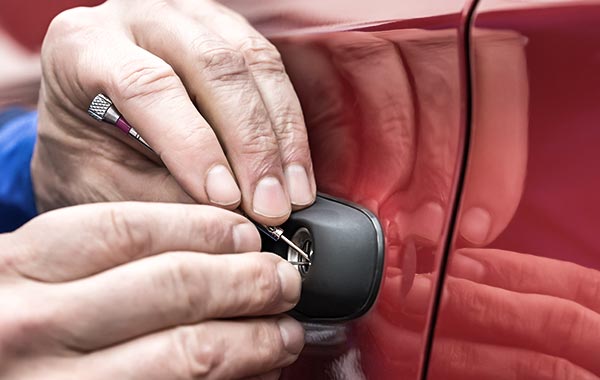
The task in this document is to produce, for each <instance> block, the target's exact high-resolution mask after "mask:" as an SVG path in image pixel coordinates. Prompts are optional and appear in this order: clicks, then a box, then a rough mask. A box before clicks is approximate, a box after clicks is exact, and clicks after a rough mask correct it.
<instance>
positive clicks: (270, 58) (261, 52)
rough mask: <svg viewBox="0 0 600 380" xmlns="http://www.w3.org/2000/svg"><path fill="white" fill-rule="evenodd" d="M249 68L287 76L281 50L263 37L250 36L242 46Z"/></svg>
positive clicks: (281, 77)
mask: <svg viewBox="0 0 600 380" xmlns="http://www.w3.org/2000/svg"><path fill="white" fill-rule="evenodd" d="M240 50H241V51H242V53H243V55H244V57H245V59H246V64H247V66H248V68H250V69H251V70H252V71H253V72H264V73H267V74H281V75H279V79H281V80H283V79H285V78H286V75H285V67H284V66H283V62H282V60H281V55H280V54H279V51H277V49H276V48H275V46H273V45H272V44H271V43H270V42H268V41H267V40H265V39H264V38H261V37H248V38H247V39H246V40H244V41H243V42H242V44H241V46H240Z"/></svg>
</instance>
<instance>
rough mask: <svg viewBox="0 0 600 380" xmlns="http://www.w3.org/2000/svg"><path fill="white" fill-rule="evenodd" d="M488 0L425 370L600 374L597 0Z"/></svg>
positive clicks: (482, 9) (434, 373)
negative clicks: (457, 204)
mask: <svg viewBox="0 0 600 380" xmlns="http://www.w3.org/2000/svg"><path fill="white" fill-rule="evenodd" d="M548 5H549V4H548V2H546V4H543V3H540V2H538V1H521V2H519V3H518V4H516V3H515V2H513V1H509V0H481V2H480V4H479V6H478V8H477V9H478V11H477V13H476V17H475V23H474V25H475V27H474V29H473V30H472V36H471V41H472V43H471V46H472V67H473V69H472V73H473V78H472V79H473V125H472V133H471V146H470V152H469V159H468V166H467V172H466V178H465V184H464V191H463V194H462V196H461V197H462V199H461V208H460V213H459V216H458V218H459V219H458V222H457V226H458V230H457V231H456V236H455V240H454V243H453V246H452V249H451V254H450V256H449V265H448V270H447V276H446V277H445V280H444V288H443V296H442V301H441V307H440V312H439V315H438V318H437V325H436V331H435V335H434V340H433V348H432V356H431V360H430V363H429V376H428V378H429V379H489V378H498V379H513V378H521V379H549V378H552V379H565V378H570V379H597V378H598V377H599V376H600V360H598V359H599V358H600V354H599V353H600V272H599V271H598V269H600V240H599V239H598V236H599V235H598V228H599V227H600V218H599V217H598V215H599V214H600V202H599V198H598V194H600V177H599V176H598V175H597V174H596V172H597V171H598V167H600V150H598V143H599V142H600V128H598V120H600V108H599V107H598V105H597V103H598V99H600V75H598V68H599V67H600V66H599V63H600V30H599V29H598V20H600V2H598V1H595V2H592V1H586V2H577V3H576V4H574V3H573V2H569V1H554V2H552V6H551V7H549V6H548Z"/></svg>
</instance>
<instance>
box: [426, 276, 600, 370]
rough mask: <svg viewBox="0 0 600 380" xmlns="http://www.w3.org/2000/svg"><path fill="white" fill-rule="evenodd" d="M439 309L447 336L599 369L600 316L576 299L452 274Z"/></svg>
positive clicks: (441, 326) (441, 328)
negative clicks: (556, 358)
mask: <svg viewBox="0 0 600 380" xmlns="http://www.w3.org/2000/svg"><path fill="white" fill-rule="evenodd" d="M440 313H441V314H440V315H441V317H440V319H439V320H438V323H437V326H438V327H437V328H438V334H443V336H446V337H452V338H457V339H460V340H472V341H479V342H486V343H488V344H492V345H504V346H512V347H515V348H521V349H525V350H531V351H535V352H539V353H543V354H546V355H549V356H554V357H559V358H563V359H566V360H568V361H570V362H571V363H573V364H575V365H577V366H579V367H581V368H583V369H585V370H587V371H590V372H592V373H594V374H596V375H598V374H600V363H599V362H598V360H597V354H596V353H597V352H598V351H599V350H600V317H599V315H598V314H597V313H595V312H594V311H592V310H590V309H587V308H585V307H583V306H581V305H579V304H577V303H575V302H573V301H569V300H565V299H561V298H557V297H551V296H547V295H541V294H530V293H517V292H512V291H508V290H505V289H500V288H495V287H491V286H486V285H481V284H477V283H474V282H471V281H468V280H463V279H457V278H453V277H449V278H448V279H447V280H446V282H445V288H444V294H443V297H442V305H441V310H440ZM464 326H469V328H468V329H465V328H464Z"/></svg>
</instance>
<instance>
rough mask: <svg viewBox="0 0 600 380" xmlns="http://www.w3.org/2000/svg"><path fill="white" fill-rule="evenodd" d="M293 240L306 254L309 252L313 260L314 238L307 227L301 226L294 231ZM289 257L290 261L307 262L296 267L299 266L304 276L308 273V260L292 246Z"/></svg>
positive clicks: (299, 270)
mask: <svg viewBox="0 0 600 380" xmlns="http://www.w3.org/2000/svg"><path fill="white" fill-rule="evenodd" d="M292 242H294V244H296V245H297V246H298V247H300V249H302V250H303V251H304V252H306V254H308V257H310V258H311V261H312V255H313V240H312V235H311V233H310V231H309V230H308V229H307V228H305V227H302V228H299V229H298V230H297V231H296V232H295V233H294V236H292ZM287 257H288V261H293V262H299V263H307V264H306V265H302V264H300V265H297V266H296V268H298V272H300V275H302V277H304V276H306V274H307V273H308V271H309V270H310V265H308V261H307V260H306V259H305V258H304V257H302V255H299V254H298V252H296V251H295V250H294V249H292V248H289V249H288V254H287Z"/></svg>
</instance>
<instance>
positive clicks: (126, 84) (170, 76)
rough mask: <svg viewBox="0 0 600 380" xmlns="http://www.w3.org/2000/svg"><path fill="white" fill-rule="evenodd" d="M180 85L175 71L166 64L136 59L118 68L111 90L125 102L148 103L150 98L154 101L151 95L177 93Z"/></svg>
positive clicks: (158, 61)
mask: <svg viewBox="0 0 600 380" xmlns="http://www.w3.org/2000/svg"><path fill="white" fill-rule="evenodd" d="M180 85H181V81H180V80H179V77H177V74H176V73H175V70H173V68H172V67H171V66H170V65H169V64H167V63H166V62H164V61H162V60H160V59H156V60H153V59H138V60H131V61H129V62H127V63H125V64H124V65H123V66H121V67H120V68H119V70H118V71H117V74H116V75H115V78H114V80H113V83H112V88H114V89H115V90H116V92H117V93H118V94H120V95H121V97H123V99H124V100H125V101H127V100H142V101H145V102H149V101H151V99H150V98H152V99H155V98H153V97H152V95H155V94H158V93H161V94H165V93H169V92H174V91H177V90H178V88H179V87H180ZM154 101H156V100H154ZM146 105H151V104H150V103H148V104H146Z"/></svg>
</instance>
